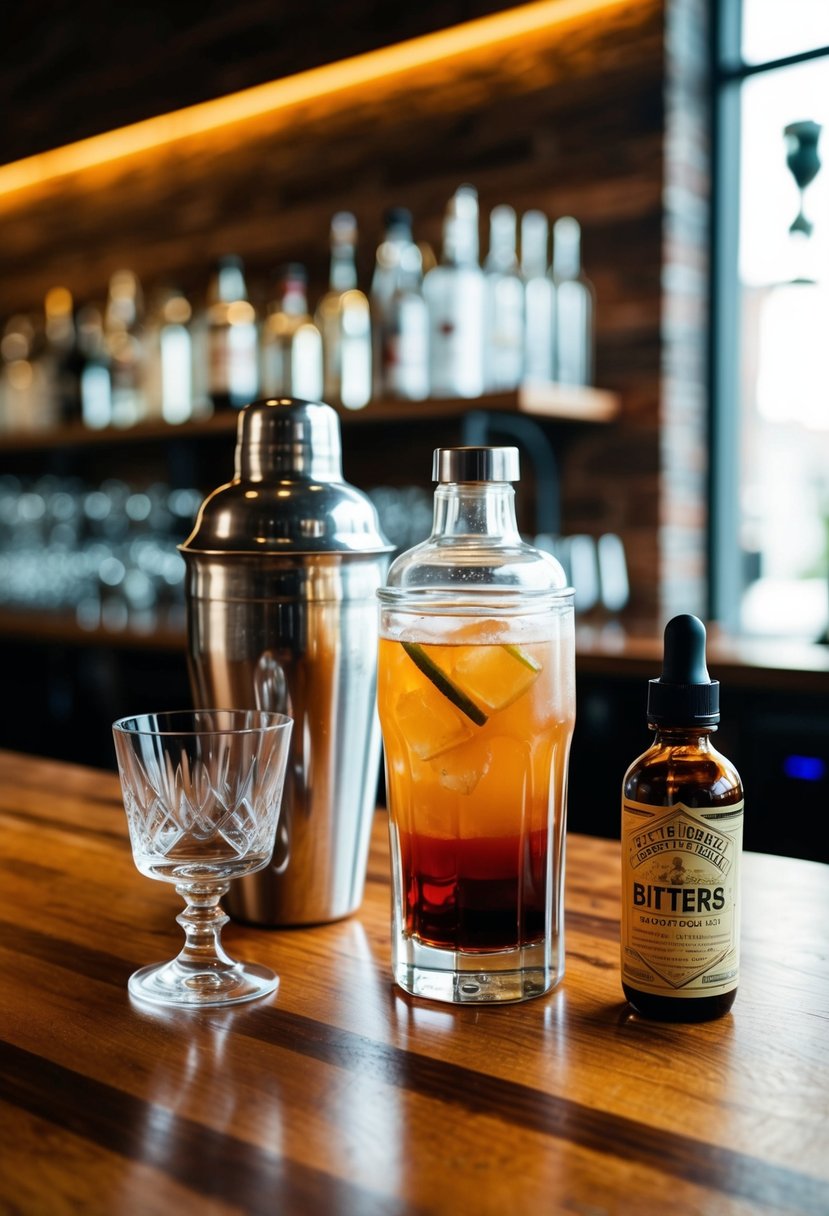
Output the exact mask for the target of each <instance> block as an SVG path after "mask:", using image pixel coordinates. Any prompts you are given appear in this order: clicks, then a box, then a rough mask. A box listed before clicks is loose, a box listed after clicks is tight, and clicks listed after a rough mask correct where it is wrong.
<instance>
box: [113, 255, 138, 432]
mask: <svg viewBox="0 0 829 1216" xmlns="http://www.w3.org/2000/svg"><path fill="white" fill-rule="evenodd" d="M142 313H143V300H142V293H141V285H140V283H139V282H138V279H137V277H136V275H135V274H134V273H133V272H132V271H131V270H116V271H115V273H114V274H113V275H112V277H111V278H110V281H109V295H108V298H107V305H106V312H105V313H104V336H105V338H106V345H107V352H108V354H109V370H110V378H111V380H112V423H113V425H114V426H133V425H134V424H135V423H136V422H140V421H141V419H142V418H145V417H146V414H147V397H146V383H145V374H146V367H145V351H144V335H143V332H142V328H141V323H142V319H143V318H142Z"/></svg>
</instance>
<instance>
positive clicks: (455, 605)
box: [378, 482, 575, 1003]
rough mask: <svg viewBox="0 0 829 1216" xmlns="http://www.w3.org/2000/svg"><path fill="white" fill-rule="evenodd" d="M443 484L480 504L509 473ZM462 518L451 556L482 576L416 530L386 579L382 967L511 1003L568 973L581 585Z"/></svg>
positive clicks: (466, 994)
mask: <svg viewBox="0 0 829 1216" xmlns="http://www.w3.org/2000/svg"><path fill="white" fill-rule="evenodd" d="M443 488H444V487H443V486H441V487H440V488H439V491H438V494H439V495H440V494H441V491H442V490H443ZM459 489H460V491H461V493H460V494H459V495H458V494H457V493H456V491H458V490H459ZM448 490H449V494H448V497H449V498H450V499H451V498H452V497H453V496H454V497H455V498H456V499H457V498H458V497H460V498H461V499H464V498H466V499H469V498H470V497H471V498H477V500H478V507H479V508H480V507H481V505H482V504H483V501H484V500H485V499H487V498H490V499H491V498H493V497H498V495H499V493H500V494H501V495H502V496H504V497H505V499H507V500H509V501H511V495H512V488H511V486H508V485H506V484H505V482H500V483H496V484H495V485H490V484H486V483H485V482H481V483H478V484H476V485H475V486H474V487H471V488H470V487H468V486H467V487H464V486H463V485H461V486H460V487H459V486H458V485H456V484H453V485H451V486H449V487H448ZM444 505H445V504H444ZM455 505H457V502H456V504H455ZM451 514H452V515H453V518H455V519H456V520H457V517H458V513H457V512H456V511H454V510H453V511H452V512H451ZM475 514H476V518H477V519H478V520H480V517H481V511H480V510H477V511H476V513H475ZM444 515H445V513H444V512H443V511H442V509H441V510H436V516H438V517H441V518H443V517H444ZM444 522H445V520H444ZM490 522H492V521H490ZM453 526H454V525H453ZM465 527H466V528H469V529H473V530H471V531H469V532H467V533H464V536H465V539H464V540H463V541H462V543H460V544H459V545H457V546H456V547H455V549H454V552H453V554H452V556H453V557H454V559H455V561H456V566H455V567H454V568H455V569H456V570H457V571H461V572H463V571H465V572H466V574H467V576H468V574H469V571H470V569H474V570H475V571H476V572H477V574H476V577H474V578H472V579H469V578H468V577H467V578H465V579H464V578H457V579H456V580H455V581H454V583H453V580H452V575H449V574H447V569H448V567H442V566H441V563H440V561H439V560H436V559H435V552H436V551H439V550H442V549H444V548H445V542H440V543H438V542H437V541H436V540H435V536H434V535H433V538H432V545H433V552H432V554H431V555H429V553H428V548H429V542H426V545H425V546H424V547H423V551H422V552H421V554H420V555H418V556H416V557H415V558H413V559H411V560H410V561H409V564H408V566H406V563H404V564H403V567H402V568H401V567H398V570H397V571H395V567H394V566H393V567H392V572H391V575H390V583H392V581H393V580H394V579H395V578H397V581H398V583H399V584H400V585H390V586H388V587H386V588H384V589H383V590H382V591H381V592H380V593H379V594H380V601H381V607H380V643H379V671H378V708H379V713H380V721H381V725H382V730H383V743H384V751H385V766H386V789H387V801H388V809H389V827H390V836H391V853H392V882H393V915H392V969H393V972H394V976H395V979H396V980H397V982H398V984H400V986H401V987H402V988H404V989H405V990H406V991H408V992H411V993H413V994H414V995H417V996H423V997H431V998H433V999H437V1000H444V1001H451V1002H458V1003H475V1002H493V1001H516V1000H524V999H526V998H528V997H532V996H538V995H541V994H542V993H544V992H547V991H549V990H550V989H551V988H552V987H554V985H555V984H556V983H557V982H558V981H559V980H560V978H561V976H562V975H563V971H564V937H563V923H562V922H563V902H562V901H563V886H564V854H565V851H564V840H565V826H566V803H567V764H568V756H569V748H570V741H571V738H572V733H573V725H574V719H575V676H574V666H575V664H574V625H573V599H572V592H571V591H570V590H569V589H567V588H566V587H565V586H564V585H563V576H561V577H559V572H558V571H556V570H553V569H551V568H550V567H549V564H548V562H547V559H546V558H541V555H537V556H538V557H539V558H541V564H540V566H538V565H537V564H536V560H535V558H536V551H534V550H532V549H531V547H530V546H524V545H523V543H522V542H520V539H516V536H515V535H513V534H512V533H511V532H509V531H508V535H509V537H510V539H511V540H512V541H513V542H514V543H513V545H512V548H513V550H514V554H513V556H515V555H516V554H517V555H518V564H519V565H520V566H523V567H524V569H523V571H522V574H521V575H519V576H515V574H514V571H513V573H512V574H510V573H509V569H508V568H509V567H510V566H511V564H512V563H511V562H510V561H509V560H505V561H504V562H503V564H501V565H498V564H497V563H494V562H493V557H492V549H493V545H492V539H493V538H492V532H491V529H489V530H487V531H486V533H485V536H486V538H487V542H488V544H487V545H485V546H481V545H479V544H477V542H476V541H475V538H476V537H479V536H480V533H479V532H477V531H475V530H474V525H473V522H472V521H471V520H470V519H467V523H466V525H465ZM502 533H503V529H502ZM439 535H442V534H441V533H439ZM455 535H457V532H456V533H455ZM496 539H497V538H496ZM501 539H503V536H502V537H501ZM507 547H509V546H507ZM494 548H495V549H496V550H498V551H499V552H503V545H501V546H499V545H497V544H496V545H495V546H494ZM412 552H413V553H414V554H417V550H413V551H412ZM473 558H476V560H475V561H473V560H472V559H473ZM482 559H483V560H482ZM531 568H532V569H533V570H534V573H531V572H530V571H531ZM407 571H408V574H407ZM424 572H426V573H424ZM482 572H485V573H486V577H485V578H484V577H481V575H482ZM496 572H497V573H496ZM557 582H561V583H562V585H561V586H556V585H555V584H556V583H557ZM441 583H443V584H445V585H443V586H441V585H440V584H441ZM545 583H546V584H547V585H545ZM550 584H552V585H550Z"/></svg>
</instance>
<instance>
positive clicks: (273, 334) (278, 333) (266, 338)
mask: <svg viewBox="0 0 829 1216" xmlns="http://www.w3.org/2000/svg"><path fill="white" fill-rule="evenodd" d="M307 288H308V276H307V273H306V271H305V267H304V266H300V265H299V264H298V263H296V262H292V263H290V264H288V265H287V266H282V267H280V269H279V270H278V271H277V291H276V298H275V300H274V301H273V303H272V304H271V305H270V306H269V308H268V315H267V317H266V318H265V322H264V325H263V326H262V352H261V353H262V374H261V384H262V391H263V393H264V394H265V395H266V396H268V397H298V398H299V399H300V400H303V401H320V400H321V399H322V335H321V334H320V331H319V330H318V329H317V327H316V325H315V324H314V322H313V320H312V319H311V316H310V314H309V312H308V298H307Z"/></svg>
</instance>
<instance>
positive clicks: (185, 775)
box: [112, 709, 293, 1006]
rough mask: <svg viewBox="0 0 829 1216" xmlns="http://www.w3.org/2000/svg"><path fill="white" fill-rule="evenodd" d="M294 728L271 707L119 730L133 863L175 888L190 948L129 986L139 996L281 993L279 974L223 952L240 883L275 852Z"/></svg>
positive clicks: (129, 723) (211, 1001) (197, 1002)
mask: <svg viewBox="0 0 829 1216" xmlns="http://www.w3.org/2000/svg"><path fill="white" fill-rule="evenodd" d="M292 726H293V722H292V720H291V719H290V718H288V717H286V716H285V715H284V714H277V713H269V712H264V711H262V710H236V709H199V710H193V711H188V710H182V711H176V712H172V713H155V714H138V715H136V716H135V717H131V718H121V719H120V720H119V721H117V722H115V723H114V724H113V728H112V733H113V738H114V740H115V754H116V758H117V761H118V771H119V775H120V778H121V789H122V791H123V796H124V808H125V810H126V813H127V823H128V825H129V834H130V843H131V845H132V853H133V858H134V860H135V864H136V866H137V867H138V869H139V870H140V871H141V873H142V874H146V875H147V876H148V877H150V878H159V879H162V880H164V881H165V882H171V883H175V887H176V891H177V892H178V893H179V895H180V896H181V897H182V899H183V900H184V902H185V904H186V907H185V910H184V911H183V912H182V913H181V914H180V915H179V916H178V917H177V918H176V919H177V920H178V923H179V924H180V925H181V927H182V929H183V930H184V935H185V942H184V946H183V947H182V949H181V951H180V952H179V954H178V956H177V957H176V958H174V959H173V960H171V961H170V962H166V963H157V964H153V965H152V966H148V967H142V968H141V969H140V970H139V971H136V972H135V973H134V974H133V975H132V976H130V980H129V991H130V992H131V993H132V995H133V996H135V997H138V998H140V999H142V1000H145V1001H152V1002H154V1003H156V1004H160V1005H185V1006H205V1005H230V1004H236V1003H238V1002H239V1001H249V1000H251V999H252V998H253V997H257V996H264V995H265V994H266V993H269V992H272V991H273V990H274V989H275V988H276V986H277V984H278V982H279V981H278V978H277V976H276V975H275V974H274V973H273V972H272V971H270V970H269V969H268V968H266V967H261V966H258V965H256V964H252V963H242V962H237V961H236V960H235V959H233V958H231V957H230V955H228V954H227V952H226V951H225V949H224V947H223V945H222V941H221V931H222V927H223V926H224V925H225V924H227V921H228V919H229V918H228V916H227V915H226V914H225V912H224V911H223V910H222V907H221V904H220V900H221V898H222V896H223V895H224V894H225V893H226V891H227V889H228V886H229V884H230V881H231V880H232V879H234V878H240V877H241V876H242V875H244V874H252V873H253V872H254V871H256V870H261V869H262V868H263V867H264V866H266V865H267V864H268V862H269V861H270V858H271V854H272V852H273V846H274V838H275V835H276V824H277V819H278V817H279V808H280V803H281V800H282V788H283V785H284V781H285V769H286V765H287V760H288V745H289V742H290V737H291V728H292Z"/></svg>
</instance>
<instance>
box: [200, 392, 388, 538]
mask: <svg viewBox="0 0 829 1216" xmlns="http://www.w3.org/2000/svg"><path fill="white" fill-rule="evenodd" d="M392 548H393V546H391V545H389V543H388V541H387V540H386V538H385V537H384V536H383V534H382V532H381V531H380V526H379V523H378V519H377V512H376V510H375V507H374V504H373V503H372V502H371V500H370V499H369V498H368V497H367V496H366V495H365V494H363V493H362V492H361V491H360V490H358V489H356V488H355V487H354V486H352V485H349V484H348V482H346V481H344V480H343V473H342V453H341V445H340V422H339V419H338V417H337V415H336V413H335V411H334V410H333V409H331V407H330V406H329V405H324V404H322V403H321V402H314V401H299V400H297V399H295V398H292V397H278V398H270V399H268V400H263V401H254V402H252V403H251V404H250V405H248V406H247V407H246V408H245V409H244V410H242V412H241V414H240V416H239V422H238V427H237V443H236V463H235V476H234V478H233V481H231V482H229V483H228V484H227V485H223V486H219V488H218V489H217V490H214V491H213V493H212V494H210V495H208V497H207V498H206V499H205V501H204V502H203V503H202V506H201V509H200V510H199V514H198V518H197V519H196V524H195V527H194V529H193V532H192V533H191V535H190V536H189V537H188V538H187V540H186V541H185V542H184V544H183V545H181V546H180V549H181V551H182V552H183V553H184V554H185V555H186V554H188V553H249V554H262V555H265V554H267V555H273V554H275V553H294V554H297V553H317V554H319V553H353V554H360V553H390V552H391V551H392Z"/></svg>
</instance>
